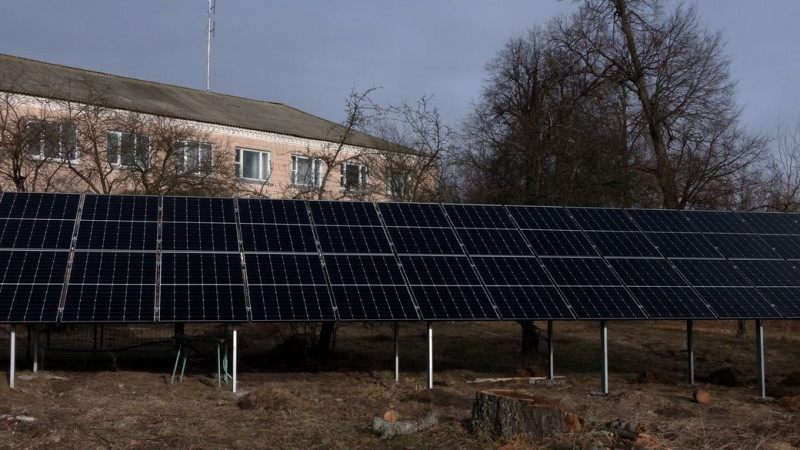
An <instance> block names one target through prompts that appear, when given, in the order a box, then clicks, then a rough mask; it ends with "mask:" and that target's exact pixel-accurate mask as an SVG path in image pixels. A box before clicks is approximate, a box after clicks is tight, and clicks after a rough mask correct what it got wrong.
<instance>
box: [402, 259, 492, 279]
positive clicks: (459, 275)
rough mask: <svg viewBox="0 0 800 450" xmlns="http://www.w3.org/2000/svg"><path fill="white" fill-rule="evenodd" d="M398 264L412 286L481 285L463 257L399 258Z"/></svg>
mask: <svg viewBox="0 0 800 450" xmlns="http://www.w3.org/2000/svg"><path fill="white" fill-rule="evenodd" d="M400 262H401V263H402V264H403V267H404V268H405V271H406V275H407V276H408V279H409V282H410V283H411V284H412V285H414V284H425V285H443V284H453V285H455V284H465V285H480V284H481V282H480V279H479V278H478V276H477V275H476V274H475V271H474V270H472V266H471V265H470V263H469V260H468V259H467V258H466V257H463V256H401V257H400Z"/></svg>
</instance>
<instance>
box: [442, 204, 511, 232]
mask: <svg viewBox="0 0 800 450" xmlns="http://www.w3.org/2000/svg"><path fill="white" fill-rule="evenodd" d="M443 207H444V210H445V211H446V212H447V215H448V216H450V220H451V221H452V222H453V226H455V227H456V228H510V229H516V227H517V226H516V225H515V224H514V221H513V220H511V217H510V216H509V215H508V213H507V212H506V209H505V208H503V207H502V206H500V205H456V204H445V205H443Z"/></svg>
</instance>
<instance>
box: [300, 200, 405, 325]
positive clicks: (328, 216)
mask: <svg viewBox="0 0 800 450" xmlns="http://www.w3.org/2000/svg"><path fill="white" fill-rule="evenodd" d="M309 205H310V207H311V215H312V218H313V219H314V224H315V227H316V231H317V235H318V236H319V243H320V249H321V250H322V257H323V260H324V261H325V266H326V269H327V271H328V276H329V281H330V283H331V289H332V292H333V300H334V303H335V304H336V311H337V313H338V315H339V318H340V319H342V320H418V319H419V314H418V313H417V309H418V308H417V305H416V304H415V303H414V301H413V299H412V295H411V291H410V290H409V287H408V285H407V284H406V282H405V279H404V278H403V272H402V270H401V266H400V264H399V262H398V260H397V258H396V257H395V255H394V253H393V251H392V245H391V243H390V241H389V238H388V237H387V235H386V232H385V231H384V228H383V227H382V226H381V222H380V217H379V216H378V211H377V210H376V209H375V206H374V205H373V204H372V203H367V202H327V201H317V202H311V203H309ZM404 230H406V231H407V230H408V229H404ZM407 270H408V269H407Z"/></svg>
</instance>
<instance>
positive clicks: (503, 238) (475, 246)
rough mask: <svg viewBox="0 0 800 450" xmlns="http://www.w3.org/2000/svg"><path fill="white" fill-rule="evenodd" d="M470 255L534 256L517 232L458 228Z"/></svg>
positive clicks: (458, 232)
mask: <svg viewBox="0 0 800 450" xmlns="http://www.w3.org/2000/svg"><path fill="white" fill-rule="evenodd" d="M456 234H458V237H459V238H460V239H461V242H463V243H464V248H465V249H466V251H467V253H468V254H470V255H532V254H533V253H532V252H531V250H530V249H529V248H528V246H527V244H526V243H525V241H524V240H523V239H522V236H521V235H520V233H519V231H517V230H504V229H497V230H495V229H472V228H457V229H456Z"/></svg>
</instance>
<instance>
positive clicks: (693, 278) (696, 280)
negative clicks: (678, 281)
mask: <svg viewBox="0 0 800 450" xmlns="http://www.w3.org/2000/svg"><path fill="white" fill-rule="evenodd" d="M672 262H673V263H674V264H675V267H677V269H678V271H679V272H680V273H681V274H683V276H684V277H686V279H687V280H689V283H691V284H692V285H693V286H695V287H698V286H727V287H731V286H750V282H749V281H748V280H747V279H746V278H745V277H744V276H743V275H742V274H741V273H740V272H739V271H738V270H737V269H736V266H734V264H733V263H732V262H731V261H727V260H724V259H676V260H673V261H672Z"/></svg>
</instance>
